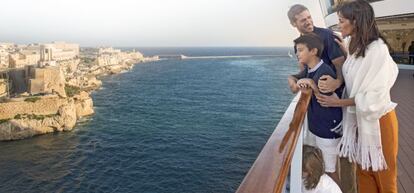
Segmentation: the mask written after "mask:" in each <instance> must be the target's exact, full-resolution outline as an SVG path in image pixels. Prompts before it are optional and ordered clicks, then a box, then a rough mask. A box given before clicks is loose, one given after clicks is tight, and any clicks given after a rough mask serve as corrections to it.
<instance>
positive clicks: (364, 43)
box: [337, 0, 385, 57]
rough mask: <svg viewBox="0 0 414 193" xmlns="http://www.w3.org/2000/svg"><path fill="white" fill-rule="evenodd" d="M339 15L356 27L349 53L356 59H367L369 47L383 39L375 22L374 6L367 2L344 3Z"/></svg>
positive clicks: (355, 0)
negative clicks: (366, 52) (366, 54)
mask: <svg viewBox="0 0 414 193" xmlns="http://www.w3.org/2000/svg"><path fill="white" fill-rule="evenodd" d="M337 13H338V14H341V15H342V16H343V17H344V18H346V19H348V20H350V21H351V23H352V24H353V25H354V30H355V37H353V38H352V39H351V42H350V44H349V53H350V54H354V53H355V54H356V57H360V56H362V57H365V51H366V49H367V47H368V45H369V44H370V43H371V42H373V41H375V40H378V39H379V38H381V39H383V40H384V42H385V39H384V38H382V36H381V34H380V31H379V30H378V26H377V23H376V22H375V14H374V9H373V8H372V6H371V5H370V4H369V3H368V2H367V1H365V0H353V1H344V2H343V3H342V4H341V5H339V7H338V9H337Z"/></svg>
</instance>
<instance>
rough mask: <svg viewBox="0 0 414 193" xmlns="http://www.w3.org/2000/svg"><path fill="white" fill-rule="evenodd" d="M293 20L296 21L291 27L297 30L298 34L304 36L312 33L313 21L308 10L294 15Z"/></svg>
mask: <svg viewBox="0 0 414 193" xmlns="http://www.w3.org/2000/svg"><path fill="white" fill-rule="evenodd" d="M295 18H296V21H295V22H294V23H292V25H293V27H296V29H298V31H299V33H301V34H306V33H311V32H313V20H312V16H311V15H310V13H309V11H308V10H305V11H302V13H300V14H298V15H295Z"/></svg>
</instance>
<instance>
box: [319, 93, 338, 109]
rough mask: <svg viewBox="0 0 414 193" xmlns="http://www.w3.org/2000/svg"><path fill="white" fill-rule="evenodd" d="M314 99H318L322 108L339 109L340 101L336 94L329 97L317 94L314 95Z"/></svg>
mask: <svg viewBox="0 0 414 193" xmlns="http://www.w3.org/2000/svg"><path fill="white" fill-rule="evenodd" d="M316 99H318V103H319V104H321V106H323V107H341V106H342V105H341V104H340V102H341V99H340V98H339V97H338V95H336V93H333V94H332V95H330V96H327V95H322V94H318V95H316Z"/></svg>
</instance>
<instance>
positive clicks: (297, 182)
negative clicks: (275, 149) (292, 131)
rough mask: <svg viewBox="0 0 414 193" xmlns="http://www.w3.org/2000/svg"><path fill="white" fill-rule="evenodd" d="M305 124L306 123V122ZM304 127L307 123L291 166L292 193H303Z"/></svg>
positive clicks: (300, 136) (301, 133) (302, 130)
mask: <svg viewBox="0 0 414 193" xmlns="http://www.w3.org/2000/svg"><path fill="white" fill-rule="evenodd" d="M304 122H306V120H305V121H304ZM304 127H305V123H304V124H303V125H302V129H301V132H300V134H299V138H298V143H297V144H296V147H295V152H294V153H293V157H292V164H291V165H290V193H300V192H302V148H303V132H304V130H305V129H304Z"/></svg>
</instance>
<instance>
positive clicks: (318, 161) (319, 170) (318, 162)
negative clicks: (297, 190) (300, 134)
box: [302, 145, 325, 190]
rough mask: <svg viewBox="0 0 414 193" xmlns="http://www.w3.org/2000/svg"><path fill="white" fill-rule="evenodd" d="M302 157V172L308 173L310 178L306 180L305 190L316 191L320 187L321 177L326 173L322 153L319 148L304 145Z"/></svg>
mask: <svg viewBox="0 0 414 193" xmlns="http://www.w3.org/2000/svg"><path fill="white" fill-rule="evenodd" d="M302 157H303V162H302V171H303V172H306V173H308V176H307V177H306V178H305V179H304V185H305V188H306V189H307V190H310V189H314V188H316V186H317V185H318V183H319V180H320V178H321V176H322V175H323V174H324V173H325V168H324V165H323V159H322V152H321V150H320V149H318V148H315V147H312V146H309V145H304V146H303V152H302Z"/></svg>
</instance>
